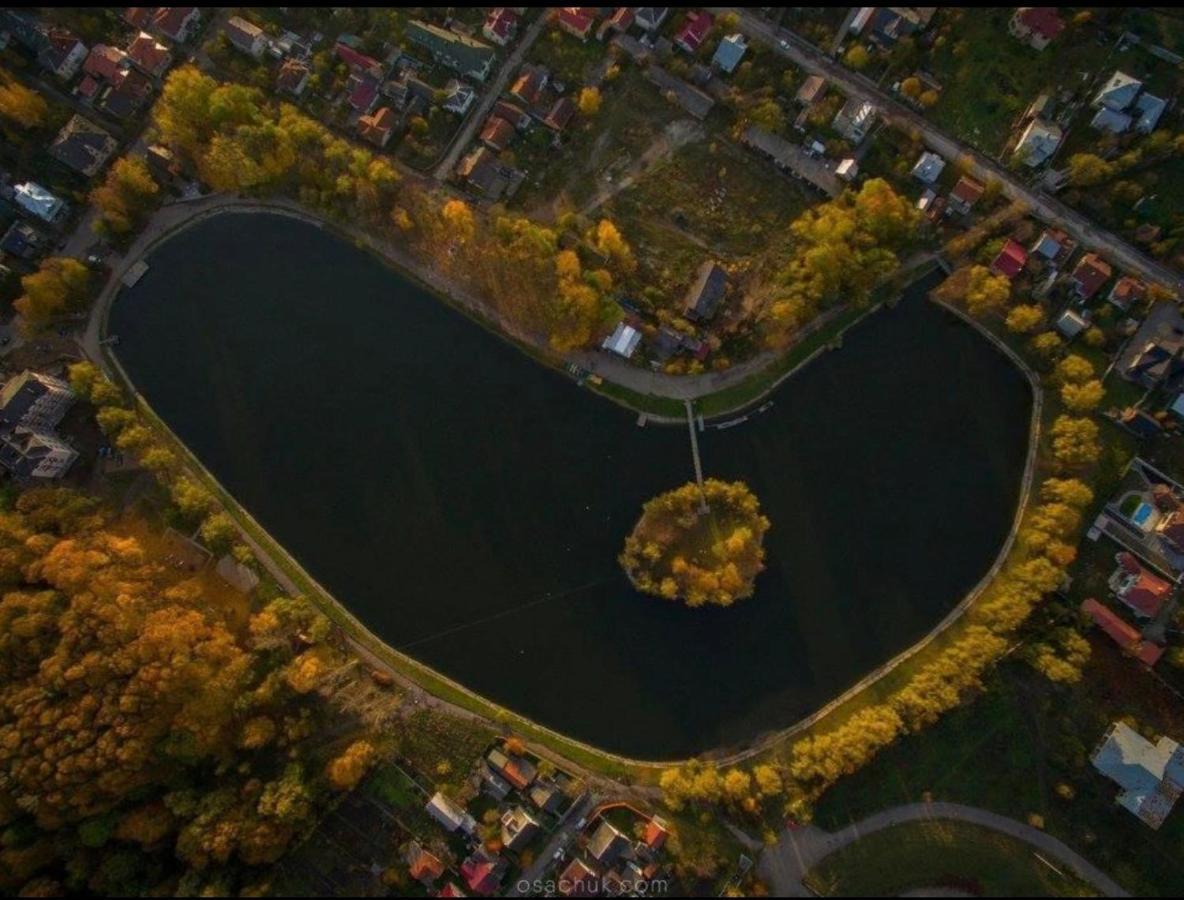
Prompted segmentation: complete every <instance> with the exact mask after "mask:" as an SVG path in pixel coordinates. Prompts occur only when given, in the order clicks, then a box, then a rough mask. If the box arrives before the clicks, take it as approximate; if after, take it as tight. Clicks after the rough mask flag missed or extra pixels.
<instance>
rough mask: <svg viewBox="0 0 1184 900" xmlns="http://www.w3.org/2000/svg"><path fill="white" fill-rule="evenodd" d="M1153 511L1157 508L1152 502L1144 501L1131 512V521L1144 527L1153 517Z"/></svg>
mask: <svg viewBox="0 0 1184 900" xmlns="http://www.w3.org/2000/svg"><path fill="white" fill-rule="evenodd" d="M1153 512H1155V508H1154V507H1153V506H1152V505H1151V504H1150V503H1147V502H1146V501H1144V502H1143V503H1140V504H1139V506H1138V508H1137V509H1136V510H1135V511H1134V513H1132V514H1131V521H1132V522H1134V523H1135V524H1136V525H1138V526H1139V527H1140V528H1142V527H1143V526H1144V525H1145V524H1146V523H1147V520H1148V519H1150V518H1151V514H1152V513H1153Z"/></svg>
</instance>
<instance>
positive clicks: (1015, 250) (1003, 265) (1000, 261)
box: [991, 238, 1028, 279]
mask: <svg viewBox="0 0 1184 900" xmlns="http://www.w3.org/2000/svg"><path fill="white" fill-rule="evenodd" d="M1027 264H1028V251H1027V250H1025V249H1024V245H1023V244H1021V243H1020V242H1019V241H1016V240H1013V239H1012V238H1008V239H1007V240H1006V241H1004V242H1003V247H1002V249H1000V251H999V255H998V256H996V257H995V259H994V261H993V262H992V263H991V272H993V273H994V274H995V275H1004V276H1006V277H1007V278H1008V279H1012V278H1015V276H1017V275H1019V274H1020V272H1022V271H1024V266H1026V265H1027Z"/></svg>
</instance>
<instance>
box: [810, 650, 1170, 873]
mask: <svg viewBox="0 0 1184 900" xmlns="http://www.w3.org/2000/svg"><path fill="white" fill-rule="evenodd" d="M1091 644H1092V647H1093V653H1092V656H1091V659H1090V661H1089V662H1088V663H1087V664H1086V667H1085V675H1084V678H1083V680H1082V682H1081V683H1080V684H1078V685H1074V686H1071V687H1061V686H1057V685H1054V684H1052V683H1051V682H1049V681H1048V680H1047V679H1045V678H1044V677H1043V676H1040V675H1038V674H1036V673H1035V672H1034V671H1033V670H1032V669H1031V668H1029V667H1028V666H1027V665H1026V664H1024V663H1020V662H1009V663H1006V664H1004V665H1003V666H1002V667H1001V668H1000V669H999V670H998V671H997V672H996V673H995V674H994V675H993V676H992V677H991V678H990V680H989V682H988V685H987V690H986V692H985V693H984V694H983V695H982V696H980V697H978V698H977V699H976V700H974V701H973V702H972V703H970V704H968V705H966V706H963V707H961V708H959V709H957V710H954V711H953V712H951V713H949V714H948V715H947V716H945V718H943V719H942V720H941V721H940V722H938V724H936V725H935V726H933V727H931V728H929V729H927V730H925V731H923V732H920V733H919V734H916V735H912V736H910V737H907V738H905V739H904V740H901V741H899V742H898V743H897V744H895V745H894V746H893V747H891V748H890V749H889V750H887V751H886V752H884V753H882V754H881V755H880V756H879V757H877V759H876V760H875V761H874V762H873V763H872V764H871V765H870V766H868V767H867V768H865V769H864V770H863V771H861V772H859V773H857V774H855V775H853V776H851V777H850V778H846V779H844V780H843V781H841V782H840V783H839V784H838V785H836V786H835V787H834V788H832V789H831V790H830V791H829V792H828V793H827V794H826V795H825V796H824V797H823V798H822V800H821V801H820V803H819V805H818V808H817V813H816V821H817V823H818V824H819V825H821V826H822V827H823V828H826V829H828V830H837V829H839V828H842V827H843V826H845V825H847V824H848V823H850V822H853V821H858V820H860V819H862V818H864V817H866V816H867V815H869V814H871V813H873V812H876V811H878V810H881V809H886V808H888V807H891V806H896V805H898V804H902V803H912V802H916V801H919V800H922V799H924V798H927V797H931V798H932V799H934V800H946V801H952V802H957V803H965V804H968V805H970V806H980V807H982V808H984V809H989V810H992V811H994V812H998V813H1002V814H1003V815H1007V816H1011V817H1012V818H1015V819H1018V820H1020V821H1026V820H1028V817H1029V816H1033V815H1034V816H1039V817H1040V819H1041V820H1042V821H1043V825H1044V828H1045V830H1046V831H1048V832H1049V833H1050V834H1052V835H1054V836H1055V837H1057V838H1059V839H1060V840H1062V841H1064V842H1065V843H1066V844H1068V845H1069V846H1070V847H1072V848H1074V849H1075V850H1077V851H1078V852H1080V853H1082V854H1083V855H1085V856H1087V857H1088V858H1089V859H1090V860H1091V861H1092V862H1094V863H1095V864H1097V865H1098V866H1099V867H1100V868H1102V869H1103V870H1105V871H1106V872H1107V873H1108V874H1110V875H1111V876H1112V877H1113V878H1115V879H1116V880H1117V881H1119V882H1120V883H1121V884H1122V885H1123V886H1124V887H1126V888H1127V889H1128V890H1130V891H1131V892H1133V893H1135V894H1142V895H1148V896H1173V895H1178V894H1180V893H1181V892H1184V816H1181V815H1180V810H1177V811H1176V812H1175V813H1174V814H1173V815H1172V816H1169V818H1168V819H1167V821H1166V822H1165V823H1164V825H1163V827H1162V828H1161V829H1160V830H1159V831H1152V830H1151V829H1149V828H1148V827H1147V826H1145V825H1144V824H1143V823H1142V822H1140V821H1139V820H1138V819H1136V818H1135V817H1134V816H1132V815H1131V814H1130V813H1128V812H1127V811H1126V810H1124V809H1122V808H1120V807H1118V806H1116V805H1115V804H1114V796H1115V793H1116V786H1115V785H1114V784H1112V783H1111V782H1109V781H1107V780H1106V779H1105V778H1103V777H1102V776H1101V775H1100V774H1098V773H1097V772H1096V771H1095V770H1094V769H1093V767H1092V766H1091V765H1090V763H1089V757H1090V754H1091V752H1092V750H1093V748H1094V746H1095V745H1096V744H1097V742H1098V740H1099V739H1100V738H1101V737H1102V735H1103V733H1104V732H1105V730H1106V728H1107V727H1108V725H1109V724H1110V723H1111V722H1112V721H1113V720H1115V719H1117V718H1119V717H1121V716H1130V717H1131V718H1132V719H1133V720H1134V721H1135V722H1137V723H1138V726H1139V727H1140V728H1141V729H1146V730H1148V731H1160V732H1162V733H1167V734H1171V735H1175V736H1176V737H1181V736H1184V708H1181V706H1180V704H1179V701H1178V700H1177V699H1176V697H1175V696H1174V695H1173V694H1172V693H1170V692H1169V691H1168V690H1167V689H1166V688H1164V686H1163V685H1162V684H1161V683H1160V682H1159V681H1157V680H1156V679H1155V678H1154V677H1153V676H1151V675H1149V674H1147V673H1146V672H1145V671H1143V670H1142V669H1140V668H1139V667H1138V666H1137V665H1136V664H1135V663H1133V662H1132V661H1131V660H1130V659H1128V658H1126V657H1124V656H1123V655H1122V654H1121V653H1120V652H1119V651H1118V650H1117V648H1115V647H1114V646H1113V645H1112V644H1110V643H1109V642H1108V641H1107V640H1106V639H1105V638H1104V637H1103V638H1098V637H1097V636H1096V635H1095V636H1094V637H1093V638H1092V639H1091ZM1062 785H1063V786H1064V787H1060V786H1062ZM1065 788H1067V789H1068V790H1065Z"/></svg>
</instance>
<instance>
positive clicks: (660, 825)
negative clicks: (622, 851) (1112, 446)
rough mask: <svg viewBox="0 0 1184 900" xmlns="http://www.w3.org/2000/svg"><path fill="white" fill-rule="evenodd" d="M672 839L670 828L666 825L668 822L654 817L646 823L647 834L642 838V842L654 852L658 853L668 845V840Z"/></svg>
mask: <svg viewBox="0 0 1184 900" xmlns="http://www.w3.org/2000/svg"><path fill="white" fill-rule="evenodd" d="M668 837H670V826H669V825H668V824H666V820H665V819H663V818H661V817H659V816H652V817H650V820H649V821H648V822H646V823H645V834H644V835H643V836H642V842H643V843H644V844H645V845H646V846H647V847H648V848H649V849H650V850H651V851H653V852H655V853H656V852H658V851H659V850H661V849H662V848H663V847H664V846H665V845H666V839H667V838H668Z"/></svg>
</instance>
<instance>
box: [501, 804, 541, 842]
mask: <svg viewBox="0 0 1184 900" xmlns="http://www.w3.org/2000/svg"><path fill="white" fill-rule="evenodd" d="M501 823H502V846H503V847H505V848H506V849H507V850H514V851H518V850H522V849H523V848H525V847H526V846H527V845H528V844H529V843H530V842H531V841H532V840H533V839H534V836H535V835H536V834H538V833H539V829H540V827H541V826H540V825H539V823H538V820H537V819H535V818H534V817H533V816H531V814H530V813H528V812H527V811H526V810H525V809H523V808H522V807H521V806H515V807H514V808H513V809H508V810H506V811H505V812H504V813H502V818H501Z"/></svg>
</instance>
